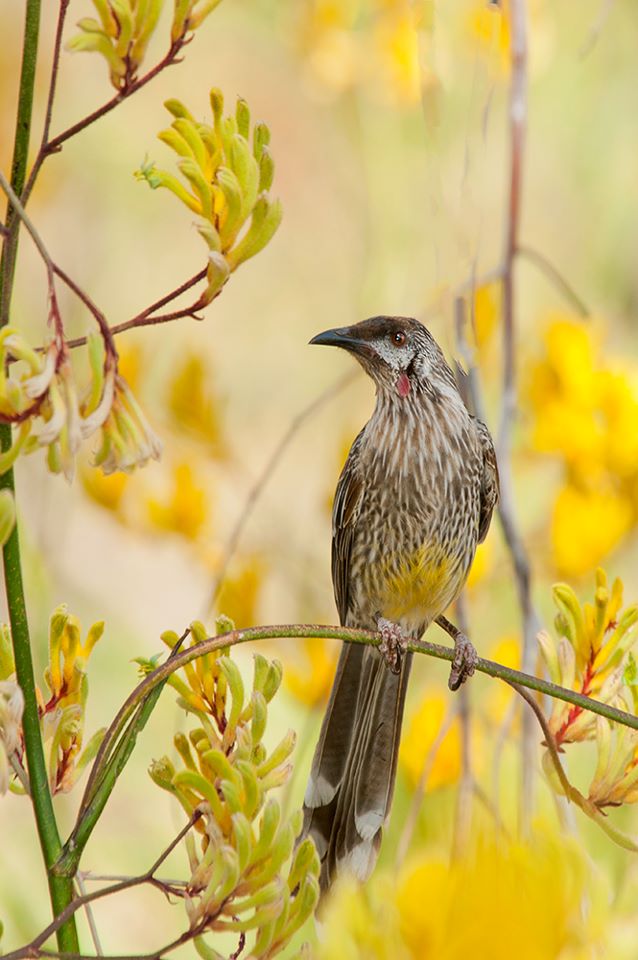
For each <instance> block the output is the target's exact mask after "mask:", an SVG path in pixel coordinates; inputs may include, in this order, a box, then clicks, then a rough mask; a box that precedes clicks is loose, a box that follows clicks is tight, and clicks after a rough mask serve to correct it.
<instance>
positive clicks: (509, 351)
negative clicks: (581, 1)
mask: <svg viewBox="0 0 638 960" xmlns="http://www.w3.org/2000/svg"><path fill="white" fill-rule="evenodd" d="M509 10H510V37H511V39H510V60H511V81H510V95H509V140H510V177H509V189H508V203H507V217H506V223H505V249H504V254H503V262H504V267H505V269H504V272H503V393H502V414H501V424H500V430H499V434H498V440H497V457H498V465H499V472H500V488H501V489H500V499H499V506H498V514H499V519H500V521H501V528H502V530H503V535H504V538H505V543H506V545H507V548H508V551H509V553H510V556H511V558H512V563H513V566H514V573H515V577H516V587H517V593H518V602H519V606H520V609H521V616H522V621H523V649H522V666H523V670H525V671H528V672H531V671H532V670H533V667H534V651H535V638H536V634H537V633H538V630H539V628H540V621H539V619H538V616H537V615H536V611H535V610H534V607H533V603H532V597H531V572H530V564H529V558H528V555H527V551H526V549H525V545H524V543H523V539H522V537H521V534H520V530H519V527H518V523H517V521H516V510H515V503H514V484H513V474H512V436H513V430H514V421H515V418H516V381H517V369H516V320H515V311H516V286H515V270H514V266H515V257H516V252H517V249H518V244H519V235H520V214H521V201H522V191H523V161H524V148H525V133H526V124H527V11H526V4H525V0H511V3H510V7H509ZM533 792H534V736H533V726H532V722H531V718H530V716H529V714H528V713H524V714H523V722H522V734H521V807H520V819H521V828H522V831H523V833H527V832H528V831H529V829H530V823H531V816H532V808H533Z"/></svg>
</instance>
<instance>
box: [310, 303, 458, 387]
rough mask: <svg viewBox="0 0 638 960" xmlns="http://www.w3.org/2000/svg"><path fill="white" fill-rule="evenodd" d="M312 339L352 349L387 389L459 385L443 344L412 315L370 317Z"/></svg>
mask: <svg viewBox="0 0 638 960" xmlns="http://www.w3.org/2000/svg"><path fill="white" fill-rule="evenodd" d="M310 343H318V344H322V345H325V346H330V347H341V348H342V349H344V350H349V351H350V353H353V354H354V356H355V357H356V359H357V360H358V361H359V363H360V364H361V366H362V367H363V369H364V370H365V371H366V373H368V374H369V375H370V376H371V377H372V379H373V380H374V382H375V383H376V385H377V387H378V389H379V390H381V391H382V392H384V393H394V394H396V395H398V396H399V397H401V398H405V397H408V396H410V394H412V393H414V392H416V391H421V390H423V389H426V388H428V387H430V388H431V389H434V390H435V391H437V392H444V393H447V392H448V391H449V390H450V388H451V389H453V390H455V389H456V388H455V384H454V376H453V374H452V371H451V370H450V368H449V367H448V365H447V363H446V362H445V358H444V356H443V353H442V351H441V348H440V347H439V345H438V344H437V342H436V340H435V339H434V337H433V336H432V334H431V333H430V332H429V330H427V329H426V327H424V326H423V324H422V323H419V321H418V320H413V319H412V318H411V317H370V319H369V320H362V321H361V323H355V324H354V325H353V326H351V327H337V328H335V329H334V330H325V331H324V332H323V333H318V334H317V336H316V337H313V338H312V340H311V341H310Z"/></svg>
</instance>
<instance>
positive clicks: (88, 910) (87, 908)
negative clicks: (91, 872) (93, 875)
mask: <svg viewBox="0 0 638 960" xmlns="http://www.w3.org/2000/svg"><path fill="white" fill-rule="evenodd" d="M75 883H76V885H77V888H78V892H79V895H80V896H81V897H85V896H86V887H85V885H84V878H83V877H82V875H81V874H80V872H79V871H78V874H77V876H76V878H75ZM84 913H85V915H86V922H87V924H88V927H89V932H90V934H91V940H92V941H93V946H94V947H95V953H96V955H97V956H98V957H102V956H104V950H103V949H102V943H101V942H100V934H99V932H98V929H97V924H96V922H95V916H94V914H93V908H92V906H91V904H90V903H85V904H84Z"/></svg>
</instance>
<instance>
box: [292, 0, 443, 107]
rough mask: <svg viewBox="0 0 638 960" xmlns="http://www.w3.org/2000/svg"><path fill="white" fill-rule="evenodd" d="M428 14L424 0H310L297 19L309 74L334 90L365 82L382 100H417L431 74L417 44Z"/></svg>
mask: <svg viewBox="0 0 638 960" xmlns="http://www.w3.org/2000/svg"><path fill="white" fill-rule="evenodd" d="M432 15H433V4H432V3H431V2H428V0H418V2H416V3H414V2H411V0H345V2H338V0H311V2H310V3H307V4H305V6H304V11H303V14H302V16H301V19H300V22H299V44H300V49H301V52H302V55H303V58H304V62H305V64H306V67H307V70H308V73H309V76H310V77H311V79H312V80H313V82H315V83H316V84H318V85H321V88H322V89H324V90H326V91H328V92H331V93H333V94H338V93H341V92H344V91H347V90H350V89H353V88H354V87H356V86H364V85H367V86H368V88H369V89H372V90H374V91H375V94H376V95H377V96H378V97H379V98H380V99H382V100H389V101H391V102H395V103H404V104H413V103H416V102H418V101H419V98H420V97H421V93H422V90H423V88H424V87H425V86H426V85H427V84H428V83H430V82H433V80H434V78H433V77H432V76H430V72H429V70H426V69H425V68H424V67H422V65H421V60H422V59H423V58H422V57H421V55H420V49H419V43H420V34H421V42H424V40H425V38H426V37H427V36H429V32H430V29H431V20H432Z"/></svg>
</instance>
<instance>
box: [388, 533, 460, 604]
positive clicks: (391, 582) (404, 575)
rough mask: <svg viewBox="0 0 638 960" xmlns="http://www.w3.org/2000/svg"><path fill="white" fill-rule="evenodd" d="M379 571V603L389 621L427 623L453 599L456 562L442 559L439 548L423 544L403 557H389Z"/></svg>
mask: <svg viewBox="0 0 638 960" xmlns="http://www.w3.org/2000/svg"><path fill="white" fill-rule="evenodd" d="M380 568H381V569H380V570H379V580H378V584H379V587H380V590H379V593H380V599H381V601H382V604H383V608H384V609H383V614H384V616H386V617H388V618H389V619H393V620H400V619H402V618H403V619H404V618H406V617H409V618H411V619H412V618H416V619H417V620H418V619H421V618H422V619H426V620H429V619H431V618H432V616H437V615H438V614H439V613H441V612H442V611H443V610H444V609H445V607H447V606H448V604H449V603H450V602H451V601H452V599H454V597H455V596H456V592H457V582H458V579H459V569H458V558H456V557H451V556H449V555H446V554H445V553H444V552H443V549H442V547H441V546H440V545H439V544H432V543H428V544H425V545H424V546H423V547H420V548H419V549H418V550H416V551H415V552H414V553H412V554H409V555H407V556H401V557H399V556H397V555H396V554H394V555H391V556H390V557H388V558H385V559H384V561H383V562H382V564H380Z"/></svg>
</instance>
